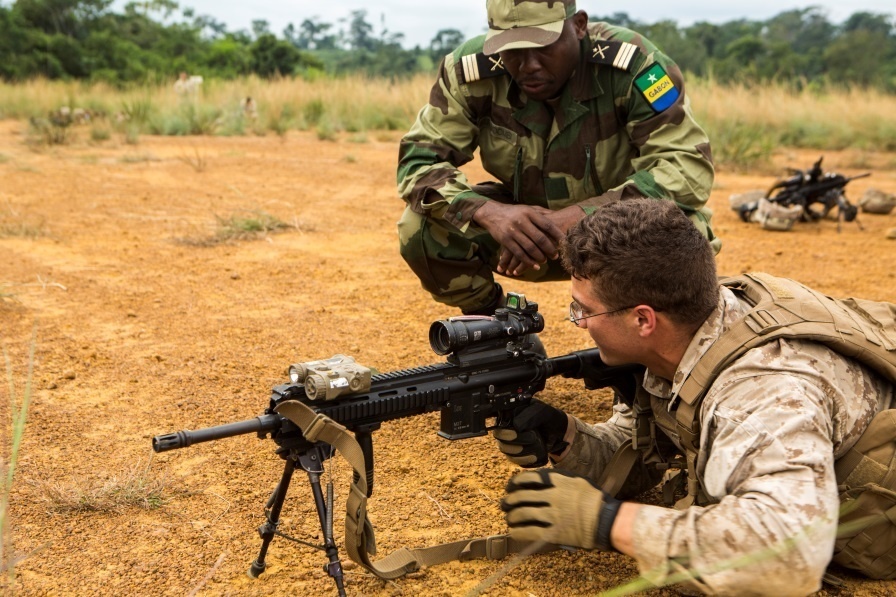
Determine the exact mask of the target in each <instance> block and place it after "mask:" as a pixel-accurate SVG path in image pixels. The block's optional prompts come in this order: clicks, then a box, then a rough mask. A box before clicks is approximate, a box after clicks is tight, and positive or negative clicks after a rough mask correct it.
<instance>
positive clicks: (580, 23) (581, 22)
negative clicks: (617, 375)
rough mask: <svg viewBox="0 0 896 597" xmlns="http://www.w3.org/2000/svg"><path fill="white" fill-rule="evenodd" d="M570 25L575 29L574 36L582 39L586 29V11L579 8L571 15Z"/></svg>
mask: <svg viewBox="0 0 896 597" xmlns="http://www.w3.org/2000/svg"><path fill="white" fill-rule="evenodd" d="M572 25H573V28H574V29H575V30H576V38H577V39H580V40H581V39H584V38H585V34H586V33H587V31H588V13H587V12H585V11H584V10H580V11H579V12H577V13H576V14H574V15H572Z"/></svg>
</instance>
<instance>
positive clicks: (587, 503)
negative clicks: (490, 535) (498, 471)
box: [501, 469, 621, 550]
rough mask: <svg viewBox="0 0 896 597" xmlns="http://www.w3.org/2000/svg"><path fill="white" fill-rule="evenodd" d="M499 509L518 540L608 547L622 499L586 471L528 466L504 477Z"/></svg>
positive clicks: (590, 547)
mask: <svg viewBox="0 0 896 597" xmlns="http://www.w3.org/2000/svg"><path fill="white" fill-rule="evenodd" d="M506 491H507V494H506V495H505V496H504V499H503V500H502V501H501V509H502V510H503V511H504V512H506V514H505V519H506V520H507V526H508V527H510V536H511V537H513V538H514V539H516V540H518V541H544V542H546V543H553V544H556V545H569V546H572V547H582V548H585V549H595V548H596V549H603V550H608V549H612V545H611V543H610V531H611V529H612V528H613V522H614V521H615V519H616V512H617V511H618V509H619V505H620V503H621V502H620V501H619V500H617V499H614V498H612V497H610V496H608V495H606V494H605V493H604V492H603V491H601V490H600V488H598V487H597V486H596V485H594V483H592V482H591V481H590V480H588V479H586V478H585V477H579V476H576V475H573V474H571V473H567V472H565V471H559V470H551V469H541V470H537V471H526V472H523V473H520V474H518V475H516V476H515V477H512V478H511V479H510V481H508V482H507V488H506Z"/></svg>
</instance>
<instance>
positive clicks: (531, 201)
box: [398, 23, 720, 308]
mask: <svg viewBox="0 0 896 597" xmlns="http://www.w3.org/2000/svg"><path fill="white" fill-rule="evenodd" d="M588 30H589V35H586V36H585V39H583V40H582V62H581V63H580V65H579V66H578V67H577V68H576V71H575V73H574V74H573V76H572V79H571V80H570V82H569V83H568V84H567V85H566V87H565V88H564V91H563V93H562V95H561V97H560V98H558V99H557V100H552V101H549V102H544V103H542V102H536V101H529V100H527V99H526V97H525V94H523V93H522V92H521V91H520V90H519V88H518V87H517V86H516V84H515V83H514V82H513V81H512V79H511V77H510V75H509V74H507V73H506V71H504V69H503V66H501V65H500V64H499V60H498V56H497V55H496V56H484V55H483V54H482V53H481V52H482V44H483V40H484V36H483V37H478V38H475V39H473V40H471V41H469V42H467V43H465V44H464V45H462V46H461V47H460V48H458V49H457V50H455V52H454V53H452V54H450V55H448V56H446V57H445V60H444V61H443V63H442V66H441V69H440V72H439V77H438V80H437V82H436V84H435V85H434V86H433V89H432V92H431V95H430V99H429V104H428V105H426V106H425V107H424V108H423V109H422V110H421V111H420V114H419V115H418V117H417V121H416V122H415V124H414V126H413V127H412V128H411V130H410V131H409V132H408V134H407V135H406V136H405V137H404V139H403V140H402V142H401V147H400V151H399V165H398V189H399V193H400V194H401V196H402V197H403V198H404V199H405V201H406V202H407V204H408V207H407V209H406V210H405V212H404V215H403V217H402V219H401V221H400V222H399V235H400V240H401V252H402V255H403V256H404V258H405V260H406V261H407V262H408V264H409V265H410V266H411V268H412V269H413V270H414V272H415V273H416V274H417V276H418V277H419V278H420V279H421V281H422V284H423V287H424V288H425V289H426V290H427V291H429V292H430V293H432V294H433V296H434V297H435V298H436V300H439V301H441V302H444V303H446V304H449V305H454V306H459V307H461V308H467V307H473V308H475V307H478V306H481V305H482V304H484V303H486V302H487V299H488V295H489V294H490V293H491V292H492V288H493V285H494V277H493V271H494V267H495V264H496V263H497V258H498V251H499V247H498V246H497V243H496V242H495V241H494V240H493V239H491V237H490V236H488V235H487V234H486V233H485V231H484V230H483V229H481V228H478V227H476V226H475V225H474V224H473V222H472V219H473V212H475V211H476V209H477V208H478V207H480V206H481V205H482V204H483V203H484V202H485V201H486V200H487V197H488V198H496V199H498V200H502V201H506V202H509V201H514V202H519V203H523V204H526V205H539V206H543V207H547V208H550V209H552V210H558V209H562V208H564V207H568V206H570V205H580V206H581V207H582V208H583V209H584V211H585V212H586V213H591V212H592V211H593V210H594V209H595V208H596V207H597V206H599V205H601V204H604V203H606V202H609V201H611V200H615V199H623V198H626V197H631V196H648V197H655V198H663V199H670V200H674V201H675V202H676V203H677V204H678V205H680V206H681V208H682V209H683V210H685V211H686V212H687V213H688V214H689V215H690V217H691V219H692V220H693V221H694V223H695V224H696V225H697V226H698V227H699V228H700V229H701V230H702V231H703V232H704V234H705V235H706V236H707V237H708V238H709V239H710V240H712V241H713V245H714V247H715V249H716V250H718V248H719V247H720V243H719V241H718V240H717V239H715V237H714V236H713V234H712V231H711V229H710V226H709V220H710V217H711V212H710V211H709V210H708V209H707V208H706V207H705V205H706V201H707V198H708V197H709V193H710V189H711V187H712V182H713V167H712V156H711V152H710V147H709V141H708V140H707V137H706V134H705V133H704V131H703V130H702V129H701V128H700V126H699V125H698V124H697V123H696V122H695V121H694V119H693V116H692V114H691V110H690V107H689V101H688V99H687V97H686V95H685V92H684V82H683V79H682V75H681V72H680V70H679V69H678V67H677V66H676V65H675V63H674V62H672V61H671V60H670V59H669V58H668V57H667V56H666V55H664V54H662V53H661V52H659V51H658V50H657V49H656V47H655V46H653V45H652V44H651V43H650V42H649V41H648V40H646V39H644V38H643V37H641V36H640V35H639V34H637V33H635V32H633V31H630V30H627V29H622V28H618V27H613V26H610V25H608V24H606V23H591V24H589V29H588ZM626 58H627V59H626ZM614 60H615V62H616V64H617V66H613V62H614ZM471 61H472V62H471ZM623 65H625V67H621V66H623ZM651 69H653V70H651ZM663 71H665V73H666V74H668V79H666V78H664V77H663V75H664V73H663ZM477 72H478V74H475V73H477ZM470 73H474V74H472V75H471V74H470ZM477 76H478V77H480V79H479V80H474V81H469V80H470V79H475V78H476V77H477ZM639 77H640V79H639ZM636 80H639V83H640V85H641V87H645V86H647V84H648V83H652V82H654V81H656V80H659V81H662V82H665V84H666V85H667V91H668V92H667V93H664V94H662V95H661V99H659V100H656V99H654V100H652V101H653V103H651V101H648V100H647V99H646V98H645V95H643V94H642V92H641V91H639V89H640V88H641V87H639V86H638V85H637V84H636ZM669 85H673V86H674V88H673V87H668V86H669ZM644 93H648V92H647V91H645V92H644ZM652 97H653V96H652ZM673 100H674V101H673ZM477 147H478V149H479V152H480V157H481V160H482V164H483V166H484V167H485V169H486V170H487V171H488V172H489V173H490V174H491V175H492V176H494V177H495V178H496V179H497V182H498V183H500V184H493V185H492V188H491V189H489V188H488V187H487V186H476V187H475V188H473V187H472V186H471V184H470V183H469V182H468V181H467V178H466V176H465V175H464V174H463V173H462V172H461V171H460V170H458V168H459V167H460V166H462V165H463V164H466V163H468V162H469V161H470V160H472V159H473V153H474V151H475V150H476V149H477ZM493 191H494V192H493ZM522 277H523V278H524V279H527V280H556V279H567V277H568V276H566V274H565V273H564V272H563V271H562V268H561V266H560V264H559V262H551V267H542V269H541V270H540V271H538V270H531V271H529V272H527V274H526V275H524V276H522Z"/></svg>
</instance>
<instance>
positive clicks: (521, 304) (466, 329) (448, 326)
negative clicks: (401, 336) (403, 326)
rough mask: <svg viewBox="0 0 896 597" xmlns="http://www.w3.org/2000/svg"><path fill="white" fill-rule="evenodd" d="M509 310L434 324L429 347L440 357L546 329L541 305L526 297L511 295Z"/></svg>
mask: <svg viewBox="0 0 896 597" xmlns="http://www.w3.org/2000/svg"><path fill="white" fill-rule="evenodd" d="M505 305H506V306H505V307H502V308H500V309H498V310H496V311H495V314H494V316H491V317H489V316H486V315H463V316H461V317H452V318H451V319H442V320H439V321H434V322H433V323H432V325H431V326H430V327H429V345H430V346H431V347H432V349H433V352H435V353H436V354H438V355H446V354H448V353H450V352H454V351H456V350H460V349H462V348H466V347H468V346H473V345H476V344H480V343H485V342H488V341H490V340H497V339H501V338H506V339H509V340H512V339H514V338H518V337H521V336H525V335H527V334H537V333H538V332H540V331H542V330H544V318H543V317H542V316H541V314H540V313H538V304H536V303H530V302H527V301H526V297H525V296H523V295H522V294H517V293H514V292H510V293H508V294H507V298H506V300H505Z"/></svg>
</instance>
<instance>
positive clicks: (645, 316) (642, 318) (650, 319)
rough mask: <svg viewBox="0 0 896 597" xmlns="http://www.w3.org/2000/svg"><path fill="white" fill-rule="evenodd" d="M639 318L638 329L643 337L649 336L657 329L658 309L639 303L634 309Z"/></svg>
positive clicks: (633, 311)
mask: <svg viewBox="0 0 896 597" xmlns="http://www.w3.org/2000/svg"><path fill="white" fill-rule="evenodd" d="M632 313H633V314H634V315H635V317H636V318H637V322H638V330H639V334H640V335H641V337H647V336H650V335H651V334H653V333H654V332H655V331H656V311H654V310H653V307H651V306H649V305H638V306H637V307H635V308H634V309H632Z"/></svg>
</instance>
